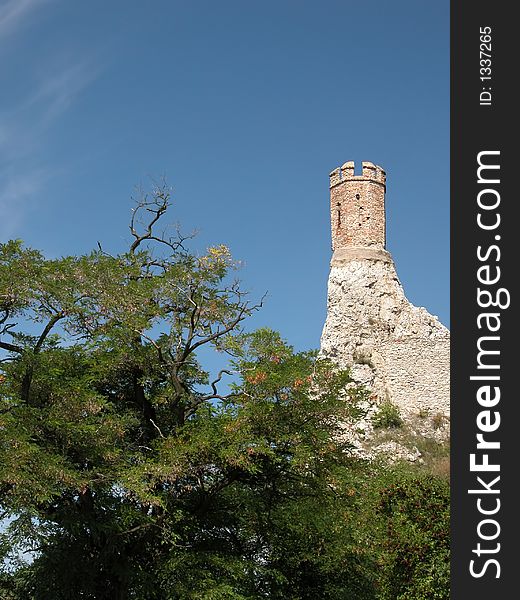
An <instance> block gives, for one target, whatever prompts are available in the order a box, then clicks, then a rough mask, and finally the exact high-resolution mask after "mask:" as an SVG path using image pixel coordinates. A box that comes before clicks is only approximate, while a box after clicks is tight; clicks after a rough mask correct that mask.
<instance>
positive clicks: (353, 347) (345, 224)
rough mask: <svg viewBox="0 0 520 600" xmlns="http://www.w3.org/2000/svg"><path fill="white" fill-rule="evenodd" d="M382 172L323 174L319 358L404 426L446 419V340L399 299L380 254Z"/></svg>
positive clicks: (391, 269) (435, 323) (370, 167)
mask: <svg viewBox="0 0 520 600" xmlns="http://www.w3.org/2000/svg"><path fill="white" fill-rule="evenodd" d="M385 190H386V174H385V172H384V170H383V169H382V168H381V167H379V166H377V165H374V164H373V163H371V162H363V163H362V174H361V175H354V162H352V161H350V162H346V163H345V164H344V165H343V166H342V167H340V168H337V169H334V171H332V173H331V174H330V210H331V226H332V248H333V255H332V260H331V267H330V276H329V282H328V302H327V319H326V322H325V326H324V328H323V334H322V337H321V354H322V355H325V356H327V357H329V358H331V359H332V360H333V361H334V362H335V363H337V364H338V365H339V366H341V367H350V368H351V372H352V375H353V378H354V380H355V381H356V382H359V383H363V384H365V385H366V386H367V387H368V388H369V389H370V390H371V393H372V398H373V400H374V404H375V405H377V404H379V403H381V402H382V401H384V400H387V401H390V402H391V403H393V404H394V405H396V406H397V407H398V409H399V411H400V413H401V415H402V417H403V419H404V420H405V421H406V420H407V419H409V420H413V418H414V417H417V416H421V417H423V420H424V417H426V416H427V415H430V416H431V417H435V418H437V421H438V420H439V418H445V419H446V421H447V420H448V418H449V393H450V377H449V376H450V334H449V331H448V329H446V327H445V326H444V325H442V323H440V322H439V320H438V319H437V317H434V316H432V315H430V314H429V313H428V311H427V310H426V309H424V308H419V307H416V306H413V305H412V304H411V303H410V302H409V301H408V300H407V298H406V296H405V295H404V292H403V288H402V286H401V283H400V282H399V279H398V277H397V273H396V270H395V265H394V262H393V260H392V257H391V255H390V254H389V253H388V251H387V250H386V249H385V244H386V233H385V230H386V225H385Z"/></svg>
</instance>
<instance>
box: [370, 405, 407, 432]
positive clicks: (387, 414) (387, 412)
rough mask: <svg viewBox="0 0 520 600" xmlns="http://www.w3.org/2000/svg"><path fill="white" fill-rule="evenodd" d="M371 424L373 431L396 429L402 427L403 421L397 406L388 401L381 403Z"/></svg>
mask: <svg viewBox="0 0 520 600" xmlns="http://www.w3.org/2000/svg"><path fill="white" fill-rule="evenodd" d="M372 424H373V426H374V428H375V429H382V428H385V429H389V428H393V427H395V428H398V427H402V425H403V419H402V418H401V414H400V413H399V409H398V408H397V406H395V404H392V403H391V402H389V401H385V402H382V403H381V405H380V407H379V408H378V410H377V412H376V414H375V415H374V416H373V417H372Z"/></svg>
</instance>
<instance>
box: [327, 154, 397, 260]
mask: <svg viewBox="0 0 520 600" xmlns="http://www.w3.org/2000/svg"><path fill="white" fill-rule="evenodd" d="M385 187H386V174H385V172H384V171H383V169H382V168H381V167H378V166H377V165H374V164H373V163H371V162H363V163H362V174H361V175H354V162H353V161H349V162H346V163H345V164H344V165H343V166H342V167H338V168H337V169H334V171H332V173H331V174H330V217H331V219H330V222H331V228H332V249H333V250H338V249H342V248H352V247H374V248H381V249H384V247H385V242H386V239H385Z"/></svg>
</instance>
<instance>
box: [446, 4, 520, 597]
mask: <svg viewBox="0 0 520 600" xmlns="http://www.w3.org/2000/svg"><path fill="white" fill-rule="evenodd" d="M511 8H512V4H511V3H508V2H505V1H497V2H483V1H481V0H459V1H455V0H453V1H452V4H451V253H452V259H451V260H452V263H451V294H452V301H451V302H452V304H451V312H452V319H451V322H452V338H451V340H452V354H451V382H452V383H451V386H452V387H451V389H452V392H451V414H452V432H451V439H452V457H451V458H452V540H453V541H452V595H451V597H452V598H453V599H455V600H465V599H466V598H471V599H472V600H479V599H481V598H482V599H484V598H486V599H491V600H499V599H502V598H511V597H516V595H517V594H518V584H517V582H518V577H519V576H520V564H519V562H518V555H519V550H518V546H519V543H520V528H519V522H520V491H519V489H520V486H519V485H518V484H519V482H520V468H519V459H520V450H519V448H520V411H519V405H520V399H519V392H518V383H516V385H514V383H515V380H516V382H517V381H518V380H520V364H515V365H514V361H515V363H516V362H517V361H516V360H515V358H516V354H518V350H516V349H515V345H514V341H516V332H517V331H518V329H519V328H518V326H517V325H518V319H517V316H516V311H517V310H518V309H517V306H518V303H517V299H516V297H515V295H514V294H513V291H512V287H513V285H514V282H515V281H516V280H517V279H518V277H519V275H518V274H519V273H520V268H519V260H518V258H520V253H519V250H518V248H519V246H520V244H519V243H518V242H517V239H518V240H520V233H516V231H515V230H514V229H518V225H517V223H516V222H515V219H514V216H515V214H516V213H517V211H515V210H514V207H515V205H518V204H519V194H518V191H517V190H513V183H516V186H517V187H519V186H520V183H519V182H520V162H519V161H517V160H516V159H517V156H518V155H519V152H518V150H517V149H516V148H515V147H514V145H513V140H514V139H515V137H516V130H517V129H518V125H517V124H518V116H517V113H518V109H515V110H513V98H514V95H515V94H514V91H513V88H514V87H516V86H514V79H516V78H517V72H518V69H517V65H516V59H517V58H518V57H519V55H520V53H519V52H518V49H517V47H516V44H515V42H514V40H515V37H514V36H513V32H514V28H516V24H515V23H514V19H513V18H512V15H511V12H510V10H511ZM516 39H518V34H517V36H516ZM515 141H516V140H515ZM516 287H517V286H516ZM515 367H516V368H515ZM515 589H516V590H517V591H516V592H515V591H514V590H515Z"/></svg>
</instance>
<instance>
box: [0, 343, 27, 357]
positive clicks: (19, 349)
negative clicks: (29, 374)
mask: <svg viewBox="0 0 520 600" xmlns="http://www.w3.org/2000/svg"><path fill="white" fill-rule="evenodd" d="M0 348H2V350H7V351H8V352H18V354H22V353H23V348H22V347H21V346H16V345H15V344H10V343H9V342H2V341H0Z"/></svg>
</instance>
